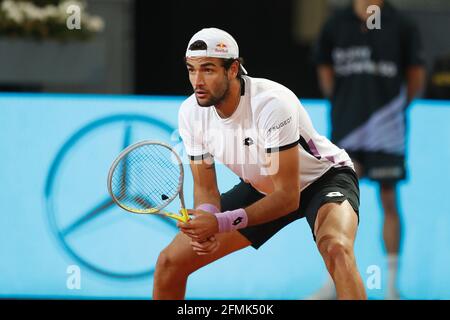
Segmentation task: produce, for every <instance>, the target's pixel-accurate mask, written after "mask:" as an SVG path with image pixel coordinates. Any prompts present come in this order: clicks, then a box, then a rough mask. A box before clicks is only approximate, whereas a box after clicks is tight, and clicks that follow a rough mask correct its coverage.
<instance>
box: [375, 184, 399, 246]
mask: <svg viewBox="0 0 450 320" xmlns="http://www.w3.org/2000/svg"><path fill="white" fill-rule="evenodd" d="M380 198H381V204H382V206H383V211H384V225H383V239H384V244H385V246H386V251H387V253H388V254H395V255H396V254H398V252H399V248H400V238H401V228H400V215H399V212H398V206H397V188H396V185H394V184H386V183H381V184H380Z"/></svg>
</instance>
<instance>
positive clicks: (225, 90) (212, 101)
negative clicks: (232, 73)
mask: <svg viewBox="0 0 450 320" xmlns="http://www.w3.org/2000/svg"><path fill="white" fill-rule="evenodd" d="M229 91H230V84H229V82H228V79H227V80H226V81H225V82H224V85H223V87H222V90H220V92H219V93H217V94H212V93H210V95H211V97H210V98H209V99H207V100H204V101H200V100H199V99H198V98H197V96H196V97H195V99H196V100H197V104H198V105H199V106H200V107H211V106H215V105H218V104H219V103H220V102H222V101H223V100H225V98H227V97H228V94H229Z"/></svg>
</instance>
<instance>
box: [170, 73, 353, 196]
mask: <svg viewBox="0 0 450 320" xmlns="http://www.w3.org/2000/svg"><path fill="white" fill-rule="evenodd" d="M243 80H244V82H245V93H244V95H243V96H241V99H240V102H239V105H238V107H237V108H236V110H235V112H234V113H233V114H232V115H231V116H230V117H228V118H225V119H223V118H221V117H220V116H219V115H218V113H217V111H216V108H215V107H214V106H211V107H201V106H199V105H198V104H197V100H196V98H195V94H193V95H191V96H190V97H189V98H188V99H186V100H185V101H184V102H183V103H182V105H181V107H180V110H179V114H178V122H179V132H180V135H181V138H182V139H183V143H184V146H185V148H186V152H187V154H188V155H189V156H190V157H191V159H195V158H201V157H202V156H205V155H207V154H210V155H212V156H213V157H214V160H215V161H218V162H221V163H223V164H224V165H226V166H227V167H228V168H229V169H230V170H232V171H233V172H234V173H235V174H237V175H238V176H239V177H241V178H242V179H243V180H244V181H246V182H248V183H251V184H252V186H253V187H254V188H256V189H257V190H258V191H259V192H261V193H263V194H269V193H271V192H273V183H272V180H271V178H270V174H271V173H273V172H274V170H276V162H272V164H271V165H268V162H267V153H273V152H279V151H281V150H285V149H288V148H297V149H298V152H299V161H300V175H299V177H298V178H299V180H300V188H301V189H300V191H301V190H303V189H304V188H306V187H307V186H308V185H309V184H311V183H312V182H314V181H315V180H317V179H318V178H319V177H320V176H322V175H323V174H324V173H325V172H327V171H328V170H329V169H330V168H332V167H341V166H348V167H351V168H353V164H352V162H351V160H350V157H349V156H348V154H347V153H346V152H345V151H344V150H343V149H339V148H338V147H337V146H335V145H334V144H333V143H331V142H330V141H329V140H328V139H327V138H326V137H324V136H322V135H320V134H318V133H317V131H316V130H315V129H314V127H313V125H312V122H311V119H310V118H309V116H308V114H307V112H306V110H305V109H304V107H303V106H302V104H301V103H300V101H299V99H298V98H297V97H296V96H295V94H294V93H293V92H292V91H291V90H289V89H288V88H286V87H284V86H283V85H281V84H279V83H276V82H273V81H270V80H267V79H258V78H251V77H248V76H243ZM274 163H275V164H274Z"/></svg>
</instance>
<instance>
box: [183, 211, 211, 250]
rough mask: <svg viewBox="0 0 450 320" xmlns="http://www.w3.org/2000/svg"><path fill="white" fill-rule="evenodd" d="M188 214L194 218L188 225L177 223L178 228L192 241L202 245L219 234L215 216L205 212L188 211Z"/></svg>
mask: <svg viewBox="0 0 450 320" xmlns="http://www.w3.org/2000/svg"><path fill="white" fill-rule="evenodd" d="M188 214H189V215H193V216H194V218H193V219H191V220H189V221H188V222H186V223H181V222H177V227H178V228H179V229H180V231H181V232H183V233H184V234H185V235H187V236H188V237H190V238H191V239H192V240H194V241H196V242H200V243H201V242H203V241H206V240H208V239H209V238H210V237H211V236H213V235H214V234H216V233H218V232H219V224H218V222H217V218H216V216H215V215H214V214H212V213H209V212H206V211H203V210H188Z"/></svg>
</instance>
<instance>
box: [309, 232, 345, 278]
mask: <svg viewBox="0 0 450 320" xmlns="http://www.w3.org/2000/svg"><path fill="white" fill-rule="evenodd" d="M317 246H318V248H319V251H320V254H321V255H322V257H323V259H324V261H325V264H326V265H327V267H328V269H329V271H330V272H332V271H333V270H334V269H335V267H336V265H339V266H342V267H344V268H350V267H351V264H352V263H353V245H352V243H351V241H350V240H349V239H346V238H345V237H344V236H333V235H325V236H323V237H322V238H320V239H319V240H318V242H317ZM330 269H331V270H330Z"/></svg>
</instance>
